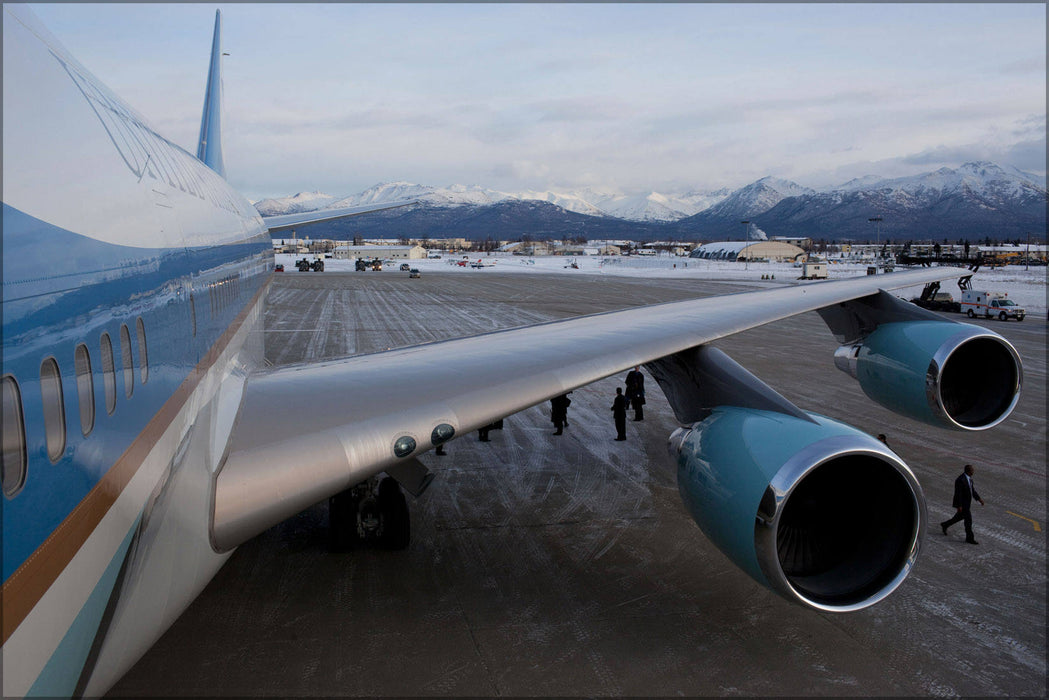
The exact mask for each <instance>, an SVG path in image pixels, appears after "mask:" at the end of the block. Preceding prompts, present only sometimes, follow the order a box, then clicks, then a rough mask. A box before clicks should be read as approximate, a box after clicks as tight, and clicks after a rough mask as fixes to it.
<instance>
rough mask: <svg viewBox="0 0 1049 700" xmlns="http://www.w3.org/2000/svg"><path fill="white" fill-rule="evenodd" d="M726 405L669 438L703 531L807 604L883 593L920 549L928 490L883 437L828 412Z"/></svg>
mask: <svg viewBox="0 0 1049 700" xmlns="http://www.w3.org/2000/svg"><path fill="white" fill-rule="evenodd" d="M805 415H807V416H808V419H805V418H803V417H798V416H791V415H786V414H784V413H780V412H777V411H768V410H757V409H753V408H738V407H734V406H721V407H718V408H715V409H713V410H712V411H711V413H710V415H709V416H707V417H706V418H705V419H704V420H702V421H700V422H698V423H696V424H695V425H693V426H692V427H691V428H681V429H679V430H677V431H675V433H674V434H673V435H672V436H671V438H670V451H671V455H672V456H673V457H674V458H675V460H676V461H677V465H678V490H679V491H680V493H681V498H682V500H684V502H685V505H686V507H687V508H688V510H689V512H690V513H691V515H692V517H693V518H694V519H695V521H696V523H697V524H699V526H700V528H701V529H702V530H703V532H704V533H705V534H706V535H707V537H709V538H710V539H711V540H712V541H713V542H714V543H715V544H716V545H717V546H718V548H719V549H721V551H722V552H724V553H725V554H726V555H728V557H729V558H730V559H732V561H733V562H735V563H736V564H737V565H738V566H739V567H741V568H742V569H743V570H744V571H746V572H747V573H748V574H750V576H752V577H753V578H754V579H755V580H757V581H758V582H759V583H762V584H764V585H765V586H768V587H769V588H771V589H773V590H775V591H777V592H778V593H780V594H781V595H783V596H784V597H786V598H788V599H789V600H793V601H795V602H799V603H801V604H803V605H806V606H808V607H812V608H816V609H818V610H823V611H830V612H848V611H853V610H859V609H862V608H865V607H867V606H869V605H873V604H874V603H876V602H878V601H880V600H882V599H883V598H885V597H886V596H887V595H889V594H890V593H891V592H892V591H894V590H895V589H896V588H897V587H898V586H899V585H900V584H901V583H902V582H903V580H904V579H905V578H906V577H907V574H908V573H909V572H910V570H911V568H912V567H913V565H914V562H915V560H916V559H917V556H918V550H919V546H920V541H921V533H922V531H923V528H924V522H925V518H926V515H925V498H924V496H923V495H922V491H921V487H920V486H919V485H918V481H917V480H916V479H915V478H914V474H912V473H911V470H910V469H909V468H908V467H907V465H906V464H904V463H903V462H902V461H901V460H900V458H899V457H898V456H896V454H894V453H893V452H892V451H891V450H889V449H888V448H887V447H886V446H885V445H883V444H882V443H881V442H879V441H878V440H875V439H874V438H872V437H871V436H869V435H866V434H864V433H862V432H860V431H859V430H856V429H855V428H853V427H851V426H848V425H845V424H844V423H840V422H838V421H835V420H831V419H829V418H826V417H824V416H819V415H815V414H805Z"/></svg>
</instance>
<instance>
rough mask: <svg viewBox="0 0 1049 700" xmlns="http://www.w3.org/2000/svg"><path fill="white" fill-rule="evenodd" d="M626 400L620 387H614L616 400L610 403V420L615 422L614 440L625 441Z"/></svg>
mask: <svg viewBox="0 0 1049 700" xmlns="http://www.w3.org/2000/svg"><path fill="white" fill-rule="evenodd" d="M626 408H627V400H626V397H625V396H623V389H622V387H618V386H617V387H616V398H615V401H613V402H612V418H613V419H614V420H615V422H616V440H626Z"/></svg>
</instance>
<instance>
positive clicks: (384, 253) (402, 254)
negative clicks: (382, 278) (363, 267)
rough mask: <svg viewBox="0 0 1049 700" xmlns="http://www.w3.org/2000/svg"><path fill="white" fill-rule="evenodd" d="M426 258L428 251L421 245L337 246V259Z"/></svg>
mask: <svg viewBox="0 0 1049 700" xmlns="http://www.w3.org/2000/svg"><path fill="white" fill-rule="evenodd" d="M425 257H426V249H425V248H423V247H422V246H419V245H337V246H335V258H336V259H339V260H356V259H357V258H387V259H390V260H401V259H404V260H419V259H422V258H425Z"/></svg>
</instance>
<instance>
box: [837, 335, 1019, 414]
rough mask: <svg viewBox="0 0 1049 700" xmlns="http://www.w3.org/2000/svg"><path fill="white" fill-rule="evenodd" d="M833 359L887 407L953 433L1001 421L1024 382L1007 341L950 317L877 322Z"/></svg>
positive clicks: (1017, 360) (840, 348) (1009, 409)
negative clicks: (875, 326)
mask: <svg viewBox="0 0 1049 700" xmlns="http://www.w3.org/2000/svg"><path fill="white" fill-rule="evenodd" d="M834 364H835V365H836V366H837V367H838V368H839V369H841V370H842V371H844V372H846V373H848V374H850V375H852V376H853V377H854V378H856V379H857V380H858V381H859V383H860V386H861V387H862V388H863V392H864V393H865V394H867V396H868V397H870V398H871V399H873V400H874V401H876V402H878V403H879V404H881V405H882V406H884V407H886V408H888V409H889V410H891V411H894V412H896V413H899V414H902V415H905V416H907V417H909V418H914V419H915V420H919V421H922V422H924V423H929V424H932V425H936V426H940V427H947V428H953V429H955V430H984V429H986V428H990V427H992V426H995V425H997V424H998V423H1000V422H1002V421H1003V420H1005V418H1006V417H1007V416H1008V415H1009V414H1010V413H1011V412H1012V410H1013V408H1014V407H1015V406H1016V402H1017V401H1018V400H1019V398H1020V385H1021V383H1022V380H1023V369H1022V366H1021V364H1020V357H1019V355H1017V353H1016V350H1015V349H1014V348H1013V346H1012V345H1010V344H1009V342H1008V341H1007V340H1005V338H1003V337H1001V336H1000V335H998V334H997V333H993V332H991V331H987V330H984V329H982V328H979V327H977V326H973V325H970V324H967V323H952V322H948V321H935V322H929V321H916V322H897V323H885V324H882V325H879V326H878V327H877V328H876V329H875V330H874V331H873V332H872V333H870V334H869V335H867V336H866V337H864V338H863V339H862V340H860V341H858V342H855V343H851V344H846V345H842V346H841V347H839V348H838V350H837V351H836V352H835V353H834Z"/></svg>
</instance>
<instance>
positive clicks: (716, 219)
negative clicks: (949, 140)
mask: <svg viewBox="0 0 1049 700" xmlns="http://www.w3.org/2000/svg"><path fill="white" fill-rule="evenodd" d="M403 199H416V200H418V201H419V202H420V205H419V206H416V207H409V208H406V209H397V210H392V211H389V212H380V213H377V214H372V215H369V216H366V217H353V218H351V219H345V220H342V221H336V222H330V223H327V224H315V225H313V226H311V227H310V229H309V230H308V231H304V233H308V234H309V235H310V236H311V237H313V238H343V237H347V236H349V237H352V236H354V235H361V236H365V237H385V238H402V237H411V238H444V237H464V238H469V239H473V240H485V239H486V238H491V239H515V238H521V237H522V236H526V235H527V236H531V237H532V238H533V239H543V238H553V239H562V238H576V237H585V238H588V239H591V240H593V239H603V238H631V239H634V240H656V239H676V240H697V241H700V240H724V239H738V238H740V237H741V235H743V234H744V233H745V231H746V230H745V229H744V226H743V225H742V223H741V222H743V221H748V222H750V224H752V225H753V226H756V227H759V228H760V229H763V230H764V231H765V232H766V233H767V235H768V236H770V237H773V236H808V237H811V238H814V239H826V240H850V239H852V240H867V239H870V240H874V239H875V238H880V239H881V240H888V239H893V240H897V241H905V240H929V239H932V240H940V239H944V238H946V239H948V240H951V241H954V240H958V239H963V240H977V239H978V240H983V239H985V238H992V239H995V240H1001V239H1009V240H1012V239H1017V238H1024V237H1025V236H1026V235H1027V233H1028V232H1030V233H1031V234H1032V235H1033V236H1035V237H1036V238H1043V237H1044V236H1045V233H1046V207H1047V201H1049V199H1047V194H1046V188H1045V179H1044V178H1040V177H1038V176H1035V175H1031V174H1030V173H1025V172H1023V171H1020V170H1017V169H1015V168H1011V167H1006V168H1003V167H1001V166H998V165H995V164H993V163H986V162H978V163H966V164H964V165H962V166H959V167H957V168H941V169H939V170H936V171H933V172H928V173H923V174H921V175H916V176H911V177H904V178H894V179H882V178H877V177H865V178H859V179H856V180H851V181H849V182H847V183H844V184H842V185H840V186H837V187H834V188H828V189H824V190H814V189H810V188H807V187H803V186H801V185H799V184H797V183H795V182H791V181H789V180H783V179H779V178H774V177H765V178H762V179H760V180H757V181H756V182H753V183H751V184H749V185H747V186H745V187H742V188H740V189H738V190H735V191H730V190H728V189H721V190H716V191H702V190H696V191H690V192H686V193H679V194H662V193H658V192H651V193H649V194H641V195H632V196H630V195H624V194H618V193H611V192H597V191H592V190H585V191H580V192H550V191H545V192H539V191H526V192H517V193H509V192H500V191H497V190H491V189H486V188H484V187H480V186H476V185H470V186H466V185H452V186H449V187H432V186H426V185H417V184H411V183H407V182H395V183H386V184H380V185H376V186H374V187H371V188H369V189H367V190H365V191H364V192H360V193H358V194H355V195H351V196H348V197H335V196H332V195H327V194H323V193H319V192H303V193H299V194H296V195H294V196H291V197H283V198H279V199H265V200H262V201H259V202H257V203H256V204H255V206H256V208H257V209H258V211H259V213H260V214H262V215H263V216H275V215H278V214H289V213H297V212H305V211H314V210H317V209H325V208H336V207H348V206H356V205H361V204H373V203H382V202H388V201H396V200H403ZM874 218H880V219H881V221H879V222H877V224H875V223H872V222H871V221H870V220H871V219H874Z"/></svg>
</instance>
